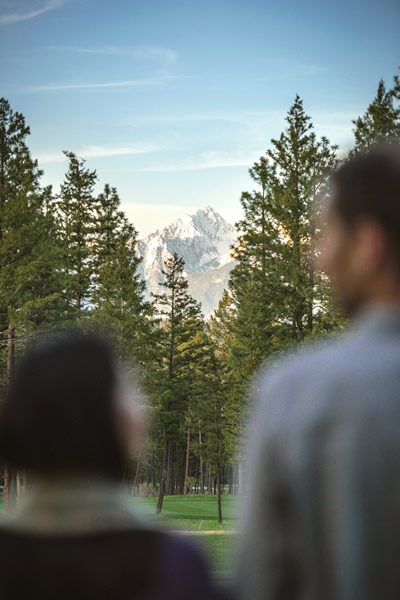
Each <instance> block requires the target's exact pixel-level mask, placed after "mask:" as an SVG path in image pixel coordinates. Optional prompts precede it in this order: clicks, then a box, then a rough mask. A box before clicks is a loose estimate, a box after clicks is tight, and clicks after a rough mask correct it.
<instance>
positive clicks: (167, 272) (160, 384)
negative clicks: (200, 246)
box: [153, 254, 202, 513]
mask: <svg viewBox="0 0 400 600" xmlns="http://www.w3.org/2000/svg"><path fill="white" fill-rule="evenodd" d="M184 264H185V263H184V261H183V259H182V258H179V257H178V255H177V254H174V255H173V256H172V257H171V258H169V259H167V260H166V261H165V265H164V269H163V271H162V275H163V276H164V281H163V283H162V284H160V285H161V287H163V288H164V289H165V292H163V293H161V294H155V295H154V302H155V305H156V310H157V311H158V314H159V315H160V317H161V325H162V336H160V343H159V353H160V357H161V360H160V369H159V371H158V373H157V374H155V375H154V381H153V390H154V397H155V398H156V413H157V422H158V424H159V429H158V433H159V437H160V442H161V445H162V447H163V449H162V461H161V475H160V488H159V498H158V504H157V513H160V512H161V509H162V505H163V499H164V494H165V493H166V489H167V491H168V490H170V489H171V487H172V480H173V464H174V462H175V464H176V451H177V446H178V445H179V443H180V441H182V442H183V432H184V431H185V429H186V427H185V415H186V411H187V408H188V404H189V399H190V378H189V377H188V372H187V364H188V362H190V361H191V355H190V352H188V347H187V344H188V343H189V342H190V340H191V339H193V338H194V337H195V335H196V333H198V331H200V330H201V328H202V319H201V309H200V305H199V303H198V302H196V300H194V299H193V298H192V297H191V296H190V295H189V293H188V282H187V279H186V278H185V277H184V275H183V271H184Z"/></svg>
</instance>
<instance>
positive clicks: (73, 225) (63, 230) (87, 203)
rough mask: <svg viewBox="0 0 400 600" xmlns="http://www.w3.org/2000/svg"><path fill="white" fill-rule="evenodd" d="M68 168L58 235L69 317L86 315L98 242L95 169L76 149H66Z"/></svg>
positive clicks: (62, 194)
mask: <svg viewBox="0 0 400 600" xmlns="http://www.w3.org/2000/svg"><path fill="white" fill-rule="evenodd" d="M64 154H65V156H66V157H67V158H68V161H69V163H68V170H67V173H66V175H65V179H64V182H63V183H62V185H61V190H60V194H59V196H58V201H57V209H58V216H59V236H60V240H61V245H62V249H63V264H64V269H63V273H64V290H63V293H64V297H65V299H66V303H67V307H66V315H65V317H66V318H67V319H72V320H76V321H78V320H79V319H81V318H82V317H84V316H85V313H86V312H87V308H88V305H89V303H90V300H91V291H92V286H93V270H94V266H93V260H92V254H93V246H94V244H95V242H96V209H97V202H98V201H97V198H96V197H95V196H94V186H95V183H96V181H97V175H96V171H90V170H89V169H87V168H86V167H85V161H84V160H83V159H80V158H78V157H77V156H76V154H74V153H73V152H65V153H64Z"/></svg>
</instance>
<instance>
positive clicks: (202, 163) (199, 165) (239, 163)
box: [113, 150, 264, 173]
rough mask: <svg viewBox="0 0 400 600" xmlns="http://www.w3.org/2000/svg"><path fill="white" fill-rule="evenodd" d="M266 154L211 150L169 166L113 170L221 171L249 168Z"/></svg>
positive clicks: (138, 171)
mask: <svg viewBox="0 0 400 600" xmlns="http://www.w3.org/2000/svg"><path fill="white" fill-rule="evenodd" d="M262 154H264V151H263V150H256V151H252V152H249V153H244V152H240V151H238V152H217V151H214V150H211V151H209V152H204V153H203V154H201V155H200V156H198V157H190V158H188V159H186V160H183V161H182V162H179V163H172V164H167V165H152V166H149V167H143V168H138V169H113V172H125V173H126V172H129V173H169V172H175V171H176V172H178V171H198V170H200V169H220V168H224V167H246V166H247V167H248V166H250V165H252V164H253V162H254V161H255V160H258V159H259V157H260V156H261V155H262Z"/></svg>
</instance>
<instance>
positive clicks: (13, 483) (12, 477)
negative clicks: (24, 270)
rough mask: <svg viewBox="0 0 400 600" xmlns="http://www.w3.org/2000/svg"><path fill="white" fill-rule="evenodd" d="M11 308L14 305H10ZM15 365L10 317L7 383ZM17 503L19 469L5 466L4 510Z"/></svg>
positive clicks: (6, 510) (10, 508) (10, 308)
mask: <svg viewBox="0 0 400 600" xmlns="http://www.w3.org/2000/svg"><path fill="white" fill-rule="evenodd" d="M9 310H10V311H11V310H12V307H11V306H9ZM13 367H14V328H13V325H12V321H11V318H10V321H9V324H8V332H7V385H8V384H9V383H10V379H11V374H12V370H13ZM16 504H17V471H16V469H14V468H12V467H8V466H7V465H5V466H4V512H8V511H9V510H13V509H14V508H15V507H16Z"/></svg>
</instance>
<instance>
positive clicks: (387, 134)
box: [350, 76, 400, 156]
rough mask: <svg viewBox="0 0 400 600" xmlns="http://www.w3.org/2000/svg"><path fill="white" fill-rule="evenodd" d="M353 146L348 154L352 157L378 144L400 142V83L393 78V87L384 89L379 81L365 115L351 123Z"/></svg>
mask: <svg viewBox="0 0 400 600" xmlns="http://www.w3.org/2000/svg"><path fill="white" fill-rule="evenodd" d="M353 125H354V126H355V127H354V130H353V132H354V137H355V146H354V148H353V150H352V151H351V152H350V156H354V155H355V154H358V153H359V152H365V151H367V150H370V149H371V148H373V146H376V145H378V144H382V143H388V142H389V143H390V142H399V140H400V81H399V77H398V76H395V77H394V83H393V87H392V88H391V89H386V85H385V82H384V81H383V79H381V80H380V82H379V85H378V90H377V93H376V96H375V98H374V99H373V101H372V102H371V104H370V105H369V106H368V108H367V110H366V111H365V113H364V114H363V115H362V116H361V117H358V119H356V120H355V121H353Z"/></svg>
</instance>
